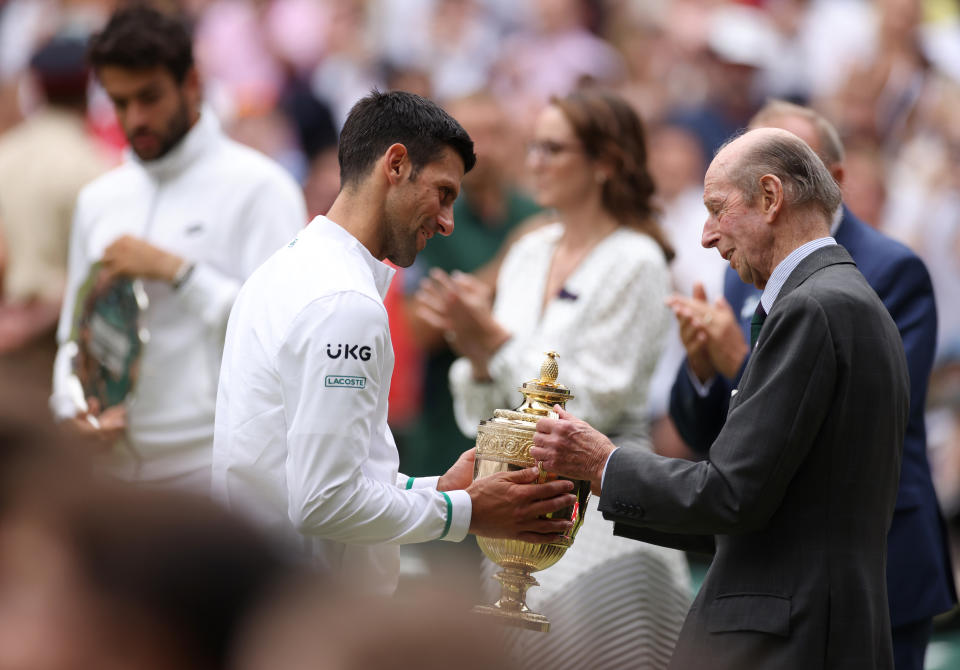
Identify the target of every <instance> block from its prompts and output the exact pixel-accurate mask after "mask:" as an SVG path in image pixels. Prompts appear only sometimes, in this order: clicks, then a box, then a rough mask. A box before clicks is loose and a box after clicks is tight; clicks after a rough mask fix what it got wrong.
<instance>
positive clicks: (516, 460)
mask: <svg viewBox="0 0 960 670" xmlns="http://www.w3.org/2000/svg"><path fill="white" fill-rule="evenodd" d="M558 371H559V370H558V367H557V353H556V352H554V351H549V352H547V358H546V360H545V361H544V362H543V365H541V366H540V378H539V379H533V380H531V381H528V382H527V383H526V384H524V385H523V386H521V387H520V388H519V391H520V392H521V393H522V394H523V395H524V402H523V404H522V405H520V406H519V407H518V408H517V409H515V410H507V409H498V410H495V411H494V413H493V418H492V419H487V420H485V421H481V422H480V427H479V429H478V432H477V452H476V462H475V463H474V469H473V478H474V479H475V480H476V479H479V478H480V477H487V476H489V475H492V474H494V473H496V472H505V471H510V470H522V469H524V468H529V467H531V466H533V465H536V462H535V461H534V459H533V457H532V456H531V455H530V447H532V446H533V434H534V433H535V432H536V426H537V421H538V420H539V419H540V418H541V417H545V416H554V417H555V416H556V412H554V411H553V406H554V405H560V406H561V407H565V405H566V402H567V401H568V400H570V398H572V397H573V395H572V394H571V393H570V389H568V388H567V387H566V386H564V385H563V384H558V383H557V373H558ZM557 478H558V477H557V475H553V474H550V473H547V472H544V471H543V470H542V469H541V472H540V480H539V483H541V484H542V483H544V482H546V481H551V480H554V479H557ZM564 479H565V478H564ZM573 482H574V489H573V493H574V494H576V496H577V501H576V502H575V503H574V504H573V506H572V507H567V508H564V509H562V510H560V511H558V512H554V513H552V514H548V515H547V516H548V517H550V518H564V519H569V520H571V521H573V527H572V528H570V530H568V531H567V533H566V534H565V535H564V536H563V539H562V540H561V541H559V542H555V543H552V544H533V543H531V542H522V541H520V540H505V539H494V538H489V537H478V538H477V543H478V544H479V545H480V549H481V550H483V553H484V554H486V555H487V558H489V559H490V560H491V561H493V562H494V563H496V564H497V565H499V566H500V567H502V568H503V570H502V571H501V572H499V573H497V575H496V579H497V581H499V582H500V600H498V601H497V602H496V603H494V604H493V605H478V606H476V607H474V611H475V612H478V613H480V614H484V615H489V616H494V617H497V619H498V620H500V621H501V622H503V623H506V624H508V625H511V626H519V627H521V628H527V629H530V630H536V631H540V632H543V633H546V632H547V631H549V630H550V620H549V619H547V617H545V616H543V615H542V614H538V613H536V612H533V611H531V610H530V609H529V608H528V607H527V604H526V602H525V601H526V594H527V589H528V588H530V587H531V586H536V585H537V580H536V579H534V578H533V577H532V576H531V574H530V573H532V572H536V571H537V570H543V569H545V568H549V567H550V566H551V565H553V564H554V563H556V562H557V561H559V560H560V558H561V557H562V556H563V554H564V553H565V552H566V551H567V547H569V546H570V545H572V544H573V538H574V537H575V536H576V534H577V531H578V530H579V529H580V526H581V525H582V524H583V514H584V513H585V512H586V510H587V500H588V499H589V498H590V482H589V481H582V480H573Z"/></svg>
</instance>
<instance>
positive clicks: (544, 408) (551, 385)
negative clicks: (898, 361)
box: [515, 351, 573, 416]
mask: <svg viewBox="0 0 960 670" xmlns="http://www.w3.org/2000/svg"><path fill="white" fill-rule="evenodd" d="M546 356H547V357H546V358H545V359H544V361H543V363H542V364H541V365H540V376H539V377H538V378H537V379H531V380H530V381H528V382H526V383H525V384H524V385H523V386H521V387H520V388H519V389H518V390H519V391H520V393H522V394H523V395H524V402H523V404H522V405H520V407H518V408H517V409H516V410H515V411H517V412H524V413H526V414H534V415H537V416H546V415H547V414H548V413H550V412H552V411H553V406H554V405H560V406H561V407H563V406H564V404H565V403H566V402H567V401H568V400H570V399H571V398H572V397H573V394H572V393H571V392H570V389H568V388H567V387H566V386H564V385H563V384H558V383H557V376H558V375H559V372H560V368H559V366H558V364H557V359H558V358H559V357H560V354H558V353H557V352H556V351H548V352H546Z"/></svg>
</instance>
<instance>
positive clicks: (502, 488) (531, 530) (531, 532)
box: [466, 467, 577, 544]
mask: <svg viewBox="0 0 960 670" xmlns="http://www.w3.org/2000/svg"><path fill="white" fill-rule="evenodd" d="M539 477H540V470H539V469H537V468H535V467H534V468H525V469H523V470H514V471H513V472H497V473H494V474H492V475H490V476H488V477H481V478H480V479H478V480H476V481H474V482H473V483H472V484H470V486H468V487H467V489H466V491H467V493H469V494H470V500H471V502H472V504H473V510H472V512H471V516H470V532H471V533H473V534H474V535H480V536H483V537H488V538H490V537H502V538H509V539H516V540H523V541H524V542H532V543H535V544H543V543H547V542H560V541H561V540H562V539H563V534H564V533H565V532H566V531H568V530H570V528H572V527H573V524H572V523H571V522H570V521H568V520H566V519H547V518H544V517H545V515H547V514H550V513H551V512H557V511H559V510H561V509H564V508H565V507H570V506H571V505H573V504H574V503H575V502H576V501H577V497H576V496H575V495H573V494H571V493H570V491H572V490H573V482H570V481H567V480H565V479H557V480H554V481H552V482H546V483H544V484H538V483H537V481H538V479H539Z"/></svg>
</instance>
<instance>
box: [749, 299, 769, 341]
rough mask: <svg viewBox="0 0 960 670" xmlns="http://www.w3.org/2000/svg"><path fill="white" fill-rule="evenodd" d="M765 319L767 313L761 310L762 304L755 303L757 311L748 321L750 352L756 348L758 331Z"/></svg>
mask: <svg viewBox="0 0 960 670" xmlns="http://www.w3.org/2000/svg"><path fill="white" fill-rule="evenodd" d="M766 318H767V312H766V310H764V309H763V303H760V302H758V303H757V310H756V311H755V312H754V313H753V318H752V319H750V351H753V348H754V347H756V346H757V338H758V337H760V329H761V328H763V322H764V321H765V320H766Z"/></svg>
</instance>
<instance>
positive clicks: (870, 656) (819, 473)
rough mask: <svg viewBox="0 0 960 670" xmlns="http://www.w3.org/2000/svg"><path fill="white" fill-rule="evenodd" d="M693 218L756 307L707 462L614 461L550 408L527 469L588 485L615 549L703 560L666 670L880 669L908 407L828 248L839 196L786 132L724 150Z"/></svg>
mask: <svg viewBox="0 0 960 670" xmlns="http://www.w3.org/2000/svg"><path fill="white" fill-rule="evenodd" d="M704 203H705V204H706V206H707V210H708V212H709V217H708V219H707V221H706V223H705V224H704V231H703V240H702V243H703V245H704V246H705V247H708V248H709V247H716V248H717V249H718V251H719V252H720V253H721V255H722V256H723V257H724V258H725V259H727V260H728V261H729V262H730V264H731V266H732V267H733V268H734V269H735V270H736V271H737V274H738V275H739V276H740V278H741V279H742V280H743V281H748V282H750V283H752V284H754V285H755V286H757V287H758V288H761V289H763V291H764V293H763V295H762V297H761V303H760V304H761V305H762V309H761V308H758V310H757V315H756V319H755V323H754V330H753V335H754V336H755V337H756V338H758V339H756V346H755V349H754V351H753V355H752V356H751V357H750V361H749V363H748V364H747V366H746V369H745V370H744V373H743V377H742V379H741V382H740V385H739V387H738V389H737V390H736V393H735V394H734V397H733V399H732V400H731V403H730V411H729V414H728V416H727V421H726V423H725V424H724V427H723V429H722V430H721V432H720V434H719V436H718V437H717V439H716V441H715V442H714V443H713V445H712V446H711V448H710V452H709V455H708V457H707V459H706V460H703V461H699V462H691V461H685V460H681V459H672V458H665V457H662V456H658V455H655V454H652V453H649V452H646V451H643V450H640V449H630V448H620V449H614V447H613V445H612V444H611V443H610V441H609V440H608V439H607V438H606V437H604V436H603V435H601V434H600V433H598V432H597V431H595V430H593V429H592V428H590V426H588V425H587V424H586V423H584V422H582V421H580V420H578V419H576V418H575V417H573V416H572V415H570V414H568V413H567V412H564V411H563V410H561V409H560V408H559V407H557V408H555V409H556V410H558V415H559V418H546V419H541V420H540V421H539V422H538V424H537V433H536V435H535V438H534V442H535V446H534V447H533V448H532V449H531V455H532V456H533V457H534V458H535V459H537V460H538V461H541V462H542V468H543V469H545V470H547V471H550V472H556V473H558V474H561V475H564V476H567V477H572V478H578V479H589V480H591V482H592V483H593V485H594V487H596V488H597V489H598V490H599V489H600V488H601V485H602V493H601V497H600V510H601V511H602V512H603V514H604V516H605V517H606V518H608V519H612V520H614V521H615V522H616V527H615V530H614V532H616V533H618V534H621V535H627V536H629V537H634V538H636V539H642V540H645V541H652V542H656V543H658V544H665V545H668V546H675V547H680V548H694V547H696V548H708V547H711V545H714V546H715V550H716V554H715V557H714V560H713V564H712V566H711V567H710V570H709V572H708V573H707V576H706V579H705V580H704V583H703V586H702V588H701V589H700V592H699V594H698V595H697V598H696V600H695V601H694V604H693V606H692V607H691V608H690V613H689V614H688V616H687V620H686V622H685V623H684V627H683V630H682V631H681V633H680V638H679V640H678V642H677V646H676V650H675V653H674V657H673V659H672V661H671V667H672V668H684V669H686V668H705V667H709V668H718V669H726V668H730V669H731V670H732V669H734V668H736V669H738V670H739V669H742V668H777V669H778V670H784V669H786V670H789V669H791V668H796V669H797V670H800V669H803V670H810V669H814V668H863V669H864V670H867V669H870V670H876V669H878V668H881V669H882V668H892V667H893V658H892V657H893V654H892V649H891V643H890V619H889V614H888V611H887V601H886V580H885V579H884V574H885V561H886V535H887V529H888V527H889V523H890V518H891V516H892V514H893V507H894V502H895V500H896V494H897V481H898V475H899V465H900V454H901V449H902V443H903V431H904V429H905V427H906V422H907V415H908V405H909V382H908V379H907V366H906V359H905V357H904V353H903V345H902V344H901V341H900V336H899V334H898V332H897V329H896V325H895V324H894V322H893V320H892V319H891V318H890V315H889V314H888V313H887V311H886V309H884V307H883V303H881V302H880V299H879V298H878V297H877V295H876V293H875V292H874V291H873V289H871V288H870V286H869V285H868V284H867V282H866V281H865V280H864V278H863V276H862V275H861V274H860V272H859V271H858V270H857V268H856V265H855V264H854V263H853V260H852V259H851V258H850V255H849V254H848V253H847V252H846V250H845V249H843V247H840V246H838V245H837V244H836V242H835V241H834V240H833V238H831V237H829V227H830V219H831V216H832V214H833V212H834V211H835V210H836V209H837V208H838V207H839V206H840V189H839V187H838V186H837V184H836V182H835V181H834V180H833V178H832V177H831V175H830V173H829V171H828V170H827V169H826V167H825V166H824V164H823V162H822V161H821V160H820V159H819V158H818V157H817V156H816V154H814V153H813V151H812V150H811V149H810V147H808V146H807V145H806V143H804V142H803V141H802V140H800V139H799V138H798V137H796V136H795V135H793V134H792V133H789V132H787V131H785V130H780V129H772V128H762V129H758V130H753V131H750V132H748V133H747V134H745V135H743V136H742V137H739V138H737V139H736V140H734V141H732V142H731V143H730V144H728V145H727V146H725V147H724V148H723V149H722V150H721V151H720V152H719V153H718V154H717V156H716V158H714V160H713V162H712V163H711V164H710V168H709V169H708V170H707V175H706V179H705V189H704ZM767 314H769V316H766V315H767ZM711 536H712V537H711Z"/></svg>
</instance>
